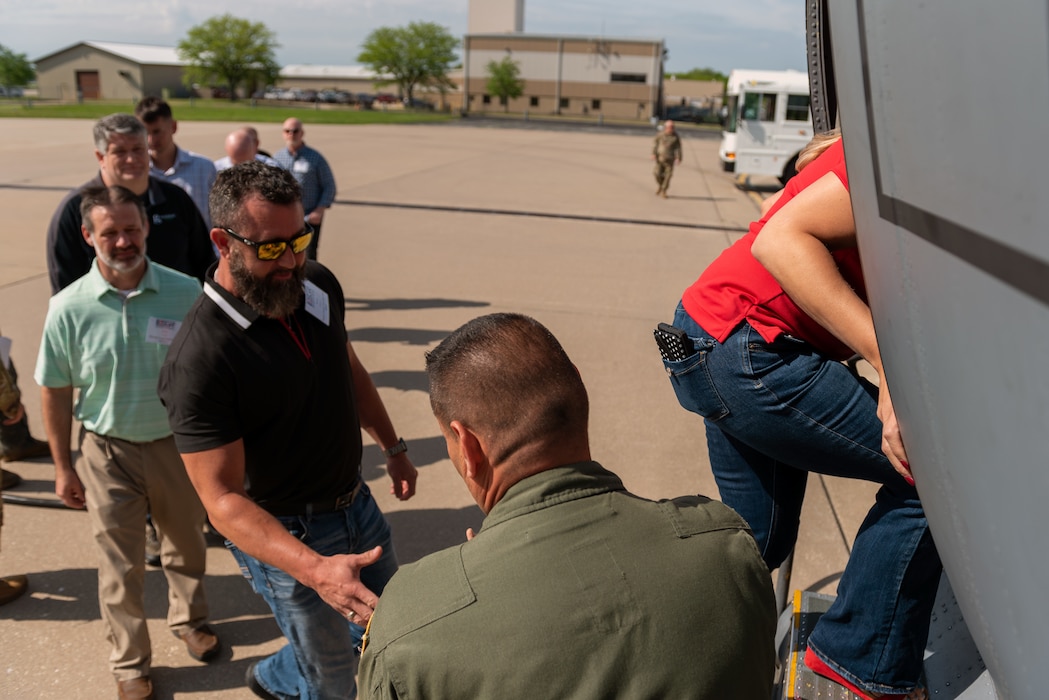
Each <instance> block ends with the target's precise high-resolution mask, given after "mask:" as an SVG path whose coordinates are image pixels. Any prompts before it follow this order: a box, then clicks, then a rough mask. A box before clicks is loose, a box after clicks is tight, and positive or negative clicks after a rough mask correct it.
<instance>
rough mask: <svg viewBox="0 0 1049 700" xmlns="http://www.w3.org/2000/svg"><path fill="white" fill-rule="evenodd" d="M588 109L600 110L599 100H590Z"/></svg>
mask: <svg viewBox="0 0 1049 700" xmlns="http://www.w3.org/2000/svg"><path fill="white" fill-rule="evenodd" d="M590 109H594V110H600V109H601V100H590Z"/></svg>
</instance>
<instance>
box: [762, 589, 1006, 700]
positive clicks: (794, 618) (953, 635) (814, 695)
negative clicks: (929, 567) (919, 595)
mask: <svg viewBox="0 0 1049 700" xmlns="http://www.w3.org/2000/svg"><path fill="white" fill-rule="evenodd" d="M832 602H834V596H830V595H825V594H822V593H813V592H811V591H796V592H795V594H794V604H793V606H792V607H790V608H788V609H787V610H786V611H784V613H783V615H782V616H781V617H780V624H779V632H778V635H777V640H778V648H779V650H780V654H779V657H780V664H781V666H780V675H779V690H778V692H777V694H776V697H777V698H779V699H780V700H862V698H860V696H858V695H856V694H855V693H852V692H851V691H849V690H848V689H846V688H844V687H842V686H840V685H838V684H837V683H834V682H833V681H829V680H827V679H826V678H823V677H822V676H817V675H816V674H815V673H813V672H812V671H810V670H809V669H808V668H807V667H806V666H805V662H804V658H805V649H806V648H807V645H808V638H809V634H810V633H811V632H812V628H813V627H814V626H815V625H816V621H817V620H819V618H820V616H821V615H823V613H825V612H827V610H828V609H829V608H830V605H831V603H832ZM924 685H925V687H926V688H927V689H928V697H929V700H998V694H997V692H996V691H995V688H994V682H993V681H992V680H991V675H990V673H989V672H988V671H987V667H986V665H984V662H983V659H982V658H981V657H980V652H979V651H977V649H976V644H975V643H974V642H973V639H972V636H971V635H970V634H969V627H968V625H966V624H965V619H964V618H963V617H962V612H961V609H960V608H959V607H958V601H957V600H956V599H955V597H954V592H953V591H952V590H951V585H950V583H949V582H948V581H947V577H946V576H943V577H942V578H941V579H940V587H939V589H938V590H937V592H936V605H935V607H934V608H933V615H932V624H931V626H930V629H929V643H928V645H927V646H926V648H925V683H924Z"/></svg>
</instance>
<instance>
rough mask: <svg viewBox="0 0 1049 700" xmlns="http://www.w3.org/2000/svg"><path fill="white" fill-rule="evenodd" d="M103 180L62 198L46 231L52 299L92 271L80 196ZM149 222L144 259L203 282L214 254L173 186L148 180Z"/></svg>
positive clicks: (196, 216) (192, 207)
mask: <svg viewBox="0 0 1049 700" xmlns="http://www.w3.org/2000/svg"><path fill="white" fill-rule="evenodd" d="M104 184H105V183H103V182H102V176H101V175H96V176H95V179H94V180H90V181H88V182H85V183H84V184H83V185H81V186H80V187H79V188H77V189H75V190H73V191H72V192H70V193H69V194H67V195H66V196H65V199H63V200H62V202H61V203H60V204H59V205H58V208H57V209H56V210H55V213H54V216H52V217H51V224H50V225H49V226H48V228H47V274H48V277H49V278H50V280H51V293H52V294H57V293H58V292H59V291H60V290H62V289H65V288H66V287H68V286H69V285H70V284H71V283H72V282H74V281H75V280H77V279H80V278H81V277H83V276H84V275H86V274H87V271H88V270H90V269H91V261H92V260H94V259H95V249H94V248H92V247H91V246H89V245H88V244H87V241H85V240H84V236H83V234H82V233H81V232H80V224H81V217H80V200H81V196H80V191H81V190H82V189H83V188H84V187H88V186H91V187H96V186H97V187H101V186H103V185H104ZM142 203H143V204H144V205H145V206H146V215H147V216H148V217H149V238H147V239H146V251H147V254H148V255H149V259H150V260H152V261H153V262H156V263H160V264H161V265H163V266H165V267H170V268H171V269H173V270H178V271H179V272H182V273H185V274H187V275H190V276H191V277H196V278H197V279H198V280H201V281H203V280H204V273H205V272H206V271H207V269H208V267H209V266H210V265H211V264H212V263H213V262H215V249H214V248H212V247H211V238H210V236H209V232H208V227H207V225H206V224H205V223H204V219H203V218H201V216H200V210H199V209H197V205H196V204H194V203H193V200H192V199H191V198H190V196H189V195H188V194H186V192H185V191H184V190H183V189H182V188H181V187H179V186H178V185H172V184H171V183H170V182H164V181H163V180H158V179H157V178H155V177H151V178H149V188H148V189H147V190H146V192H145V193H144V194H143V195H142Z"/></svg>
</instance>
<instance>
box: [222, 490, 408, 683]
mask: <svg viewBox="0 0 1049 700" xmlns="http://www.w3.org/2000/svg"><path fill="white" fill-rule="evenodd" d="M277 519H278V520H279V521H280V522H281V524H283V525H284V527H286V528H287V530H288V532H290V533H291V534H292V535H294V536H295V537H297V538H298V539H300V540H302V542H304V543H305V544H306V545H307V546H309V547H310V549H313V550H314V551H316V552H319V553H320V554H323V555H325V556H331V555H333V554H350V553H361V552H365V551H367V550H369V549H371V548H372V547H375V546H376V545H381V546H382V548H383V555H382V558H380V559H379V561H377V562H376V563H375V564H372V565H371V566H369V567H367V568H365V569H362V570H361V583H363V584H364V585H365V586H367V587H368V588H369V589H370V590H371V591H372V592H373V593H375V594H376V595H378V594H380V593H382V590H383V588H385V586H386V582H387V581H389V580H390V577H392V576H393V574H394V573H395V572H396V571H397V557H396V555H395V554H394V552H393V542H392V540H391V538H390V527H389V525H388V524H387V522H386V518H384V517H383V514H382V512H380V511H379V506H378V505H376V503H375V501H374V500H373V499H372V496H371V491H370V490H369V489H368V486H367V485H366V484H361V490H360V492H359V493H358V494H357V498H355V499H354V501H353V504H352V505H351V506H350V507H349V508H347V509H345V510H340V511H335V512H334V513H324V514H322V515H313V516H312V517H306V516H294V517H281V518H277ZM226 547H227V548H228V549H229V550H230V552H232V553H233V556H234V557H235V558H236V560H237V563H238V564H239V565H240V568H241V573H243V574H244V578H246V579H248V581H249V582H250V583H251V587H252V588H253V589H254V590H255V592H256V593H258V594H259V595H261V596H262V597H263V599H265V601H266V603H267V604H269V606H270V609H271V610H273V616H274V618H275V619H276V621H277V625H278V626H279V627H280V629H281V632H283V633H284V636H285V637H286V638H287V640H288V644H287V646H285V647H284V648H283V649H281V650H280V651H278V652H277V653H276V654H273V655H272V656H269V657H267V658H265V659H263V660H262V661H261V662H259V664H258V665H257V666H256V667H255V678H256V680H258V682H259V683H260V684H261V685H262V687H263V688H265V689H266V690H268V691H269V692H270V693H271V694H273V695H275V696H277V697H279V698H300V699H301V700H320V699H322V698H355V697H357V684H356V681H355V680H354V677H355V676H356V674H357V662H358V658H357V657H358V651H357V648H358V647H359V644H360V639H361V635H362V634H363V633H364V630H363V629H361V627H360V626H359V625H355V624H353V623H351V622H349V621H348V620H346V618H344V617H343V616H342V615H340V614H339V613H338V612H336V611H335V610H334V609H333V608H332V607H331V606H330V605H328V604H327V603H325V602H324V601H323V600H322V599H321V597H320V596H319V595H317V593H316V592H315V591H314V590H313V589H312V588H307V587H306V586H304V585H302V584H301V583H299V582H298V581H296V580H295V579H294V578H292V577H291V576H290V575H288V574H287V573H285V572H283V571H281V570H280V569H277V568H275V567H273V566H270V565H269V564H266V563H264V562H261V561H259V560H258V559H255V558H254V557H251V556H249V555H247V554H245V553H244V552H242V551H240V550H239V549H237V547H236V546H235V545H234V544H233V543H231V542H229V541H227V542H226Z"/></svg>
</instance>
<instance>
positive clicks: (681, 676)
mask: <svg viewBox="0 0 1049 700" xmlns="http://www.w3.org/2000/svg"><path fill="white" fill-rule="evenodd" d="M426 369H427V373H428V374H429V379H430V402H431V405H432V408H433V411H434V414H435V415H436V417H437V421H438V424H439V425H440V428H441V432H442V433H443V435H444V437H445V440H446V442H447V447H448V454H449V456H450V458H451V461H452V464H453V465H454V466H455V469H456V471H457V472H458V473H459V475H460V476H461V477H462V479H463V481H464V482H465V483H466V487H467V489H468V490H469V491H470V494H471V495H472V496H473V498H474V500H476V501H477V504H478V505H479V506H480V507H481V510H483V511H484V512H485V513H486V515H487V517H486V518H485V520H484V523H483V526H482V527H481V529H480V531H479V532H478V533H477V534H476V535H474V534H473V533H472V532H468V533H467V539H468V541H467V542H465V543H463V544H461V545H458V546H456V547H452V548H450V549H446V550H443V551H440V552H437V553H435V554H431V555H430V556H428V557H425V558H423V559H421V560H420V561H418V562H416V563H414V564H410V565H408V566H405V567H403V568H401V570H400V571H399V572H398V573H397V574H396V575H394V577H393V579H391V581H390V582H389V584H388V585H387V586H386V589H385V591H384V592H383V594H382V597H381V599H380V601H379V605H378V607H377V608H376V610H375V614H374V616H373V618H372V623H371V625H370V629H369V631H368V634H367V636H366V640H365V644H364V650H363V653H362V656H361V663H360V682H359V688H360V693H361V698H371V699H389V698H401V699H404V698H427V699H428V700H441V699H443V698H446V699H449V700H452V699H454V700H468V699H470V698H478V699H480V698H486V699H488V698H502V699H503V700H507V699H509V700H514V699H516V698H521V699H522V700H523V699H525V698H528V699H529V700H533V699H534V698H560V699H564V698H612V697H622V698H632V699H644V698H661V699H664V698H700V699H708V698H709V699H710V700H714V699H717V700H724V699H725V698H732V699H733V700H768V698H770V697H771V696H772V685H773V672H774V668H775V664H776V658H775V650H774V648H773V636H774V634H775V627H776V611H775V603H774V601H773V594H772V585H771V582H770V579H769V574H768V569H767V568H766V567H765V565H764V564H763V563H762V561H761V557H760V556H759V554H758V550H757V547H756V545H755V543H754V540H753V537H752V536H751V534H750V532H749V531H748V530H747V526H746V524H745V523H744V522H743V520H741V519H740V518H739V516H737V515H736V514H735V513H734V512H733V511H731V510H730V509H729V508H728V507H726V506H724V505H723V504H721V503H718V502H715V501H711V500H709V499H707V498H704V497H703V496H682V497H680V498H675V499H673V500H666V501H659V502H654V501H649V500H646V499H643V498H640V497H637V496H634V495H633V494H631V493H629V492H628V491H626V489H625V488H624V486H623V483H622V481H621V480H620V479H619V477H617V476H616V475H615V474H613V473H611V472H609V471H607V470H605V469H604V468H603V467H601V465H599V464H598V463H596V462H594V461H592V460H591V456H590V447H589V437H588V430H587V422H588V412H589V405H588V399H587V393H586V389H585V387H584V386H583V383H582V380H581V379H580V377H579V373H578V372H577V371H576V368H575V367H574V365H573V364H572V362H571V361H570V360H569V359H568V356H567V355H566V354H565V351H564V350H563V349H562V347H561V345H560V344H559V343H558V342H557V340H556V338H554V336H553V335H552V334H551V333H550V332H549V331H548V330H547V329H546V328H544V327H543V326H542V325H540V324H539V323H538V322H537V321H535V320H534V319H531V318H529V317H527V316H522V315H519V314H492V315H489V316H483V317H481V318H477V319H474V320H473V321H471V322H469V323H467V324H466V325H465V326H463V327H461V328H460V329H458V330H457V331H455V332H454V333H452V335H451V336H449V337H448V338H447V339H445V340H444V341H443V342H442V343H441V344H440V345H438V347H437V348H435V349H434V350H433V351H431V352H429V353H427V355H426Z"/></svg>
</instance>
